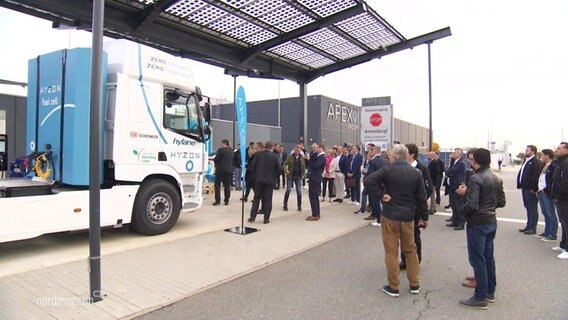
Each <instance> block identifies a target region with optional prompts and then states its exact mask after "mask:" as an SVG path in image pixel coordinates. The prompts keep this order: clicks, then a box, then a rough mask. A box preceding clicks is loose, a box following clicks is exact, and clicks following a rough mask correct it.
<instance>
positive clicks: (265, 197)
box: [250, 182, 274, 221]
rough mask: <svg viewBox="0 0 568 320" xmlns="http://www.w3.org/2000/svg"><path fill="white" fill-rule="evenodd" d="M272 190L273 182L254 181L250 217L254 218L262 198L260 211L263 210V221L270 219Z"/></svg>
mask: <svg viewBox="0 0 568 320" xmlns="http://www.w3.org/2000/svg"><path fill="white" fill-rule="evenodd" d="M273 192H274V185H273V184H265V183H258V182H257V183H255V184H254V198H253V200H252V208H251V209H250V217H251V218H252V219H253V220H254V219H256V214H257V213H258V207H259V203H260V201H261V200H262V209H263V210H262V211H263V212H264V221H269V220H270V213H272V193H273Z"/></svg>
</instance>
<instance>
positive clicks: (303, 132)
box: [300, 83, 309, 149]
mask: <svg viewBox="0 0 568 320" xmlns="http://www.w3.org/2000/svg"><path fill="white" fill-rule="evenodd" d="M300 107H301V109H300V110H302V114H303V116H302V121H301V126H300V137H301V138H303V142H304V147H305V148H306V149H308V147H307V146H308V143H309V140H308V85H307V84H306V83H300Z"/></svg>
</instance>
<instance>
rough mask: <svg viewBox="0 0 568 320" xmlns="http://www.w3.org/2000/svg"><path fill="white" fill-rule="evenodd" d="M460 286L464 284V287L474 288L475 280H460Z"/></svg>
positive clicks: (475, 285)
mask: <svg viewBox="0 0 568 320" xmlns="http://www.w3.org/2000/svg"><path fill="white" fill-rule="evenodd" d="M462 286H464V287H466V288H475V287H477V282H475V279H473V280H465V281H464V282H462Z"/></svg>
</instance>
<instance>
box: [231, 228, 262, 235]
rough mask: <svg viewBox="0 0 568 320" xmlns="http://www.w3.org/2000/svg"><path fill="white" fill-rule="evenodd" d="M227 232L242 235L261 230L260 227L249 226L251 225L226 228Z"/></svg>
mask: <svg viewBox="0 0 568 320" xmlns="http://www.w3.org/2000/svg"><path fill="white" fill-rule="evenodd" d="M225 231H226V232H231V233H236V234H241V235H247V234H251V233H254V232H257V231H260V229H255V228H249V227H241V226H238V227H232V228H229V229H225Z"/></svg>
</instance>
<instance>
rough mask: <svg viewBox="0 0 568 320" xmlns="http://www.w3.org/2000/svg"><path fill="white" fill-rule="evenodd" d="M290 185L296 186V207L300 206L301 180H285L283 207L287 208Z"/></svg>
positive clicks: (298, 178) (297, 178)
mask: <svg viewBox="0 0 568 320" xmlns="http://www.w3.org/2000/svg"><path fill="white" fill-rule="evenodd" d="M292 183H294V184H295V185H296V187H295V189H296V199H297V200H298V207H299V206H300V205H302V178H300V177H296V178H286V193H284V206H285V207H287V206H288V198H289V197H290V190H291V189H292Z"/></svg>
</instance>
